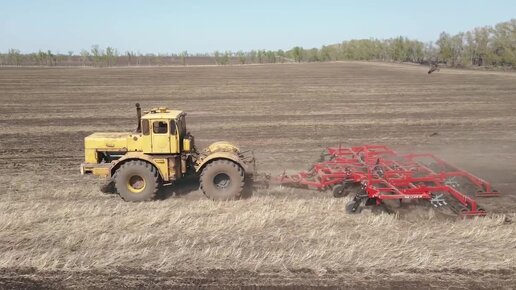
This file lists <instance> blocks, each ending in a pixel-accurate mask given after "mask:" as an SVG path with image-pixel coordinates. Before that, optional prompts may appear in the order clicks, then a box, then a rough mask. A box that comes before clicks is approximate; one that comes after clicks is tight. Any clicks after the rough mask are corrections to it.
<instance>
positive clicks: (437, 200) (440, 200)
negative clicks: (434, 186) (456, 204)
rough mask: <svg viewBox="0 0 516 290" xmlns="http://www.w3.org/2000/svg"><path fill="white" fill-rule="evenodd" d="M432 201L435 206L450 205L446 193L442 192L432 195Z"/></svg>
mask: <svg viewBox="0 0 516 290" xmlns="http://www.w3.org/2000/svg"><path fill="white" fill-rule="evenodd" d="M430 203H431V204H432V205H433V206H434V207H442V206H445V205H448V203H447V202H446V199H445V198H444V194H442V193H441V194H438V195H434V196H432V199H430Z"/></svg>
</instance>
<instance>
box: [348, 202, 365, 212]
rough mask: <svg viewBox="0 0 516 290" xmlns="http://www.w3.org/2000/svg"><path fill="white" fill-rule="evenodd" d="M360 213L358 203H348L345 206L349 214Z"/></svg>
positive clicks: (360, 209)
mask: <svg viewBox="0 0 516 290" xmlns="http://www.w3.org/2000/svg"><path fill="white" fill-rule="evenodd" d="M361 211H362V208H361V207H360V202H357V201H350V202H348V203H347V204H346V212H347V213H349V214H355V213H360V212H361Z"/></svg>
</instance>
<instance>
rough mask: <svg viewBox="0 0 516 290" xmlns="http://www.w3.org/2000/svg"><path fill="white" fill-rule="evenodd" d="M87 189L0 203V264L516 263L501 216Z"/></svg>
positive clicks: (398, 266) (513, 237) (371, 266)
mask: <svg viewBox="0 0 516 290" xmlns="http://www.w3.org/2000/svg"><path fill="white" fill-rule="evenodd" d="M95 191H96V188H95V187H93V186H86V187H84V186H81V188H80V189H74V190H60V191H57V192H55V191H54V192H53V193H51V194H49V192H46V191H45V190H41V189H40V190H36V191H33V192H31V193H30V195H31V196H32V197H33V200H31V201H27V200H26V199H25V197H20V196H19V195H13V194H10V195H9V194H8V195H5V194H4V195H2V201H1V202H0V220H2V221H3V222H2V223H1V224H0V241H2V242H1V243H0V267H6V268H15V267H35V268H37V269H40V270H91V269H102V270H109V269H115V268H117V267H135V268H140V269H154V270H155V269H157V270H160V271H170V270H195V269H207V268H209V269H234V270H250V271H259V272H270V271H289V270H296V269H311V270H314V271H317V272H320V273H324V272H326V271H345V270H346V269H348V270H349V269H357V268H363V269H367V271H391V272H394V273H395V272H403V271H409V270H415V269H425V270H429V271H433V270H435V271H439V270H443V269H462V270H472V271H474V270H501V269H503V270H512V269H513V267H514V265H515V264H516V251H515V246H514V245H516V225H515V224H505V223H504V216H491V217H488V218H479V219H472V220H458V221H455V220H442V219H438V218H436V217H435V215H434V214H433V212H431V211H429V212H423V213H422V214H421V215H419V216H418V219H417V220H415V219H400V218H398V217H397V216H396V215H388V214H372V213H365V214H362V215H348V214H346V213H345V212H344V205H345V203H346V202H347V200H345V199H333V198H329V197H317V198H314V199H295V198H292V197H291V196H287V197H281V195H282V194H285V192H277V189H274V190H273V191H272V192H262V196H260V197H255V198H252V199H250V200H244V201H238V202H221V203H215V202H211V201H209V200H204V199H201V200H188V199H183V198H171V199H168V200H165V201H161V202H150V203H139V204H134V203H123V202H120V200H119V199H118V198H116V197H102V196H100V195H98V196H97V197H96V200H92V199H91V198H90V197H91V195H92V193H93V192H95ZM287 195H288V193H287ZM48 199H55V202H56V203H59V205H58V206H56V204H53V203H51V202H49V200H48Z"/></svg>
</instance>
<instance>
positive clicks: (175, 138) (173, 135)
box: [169, 120, 180, 154]
mask: <svg viewBox="0 0 516 290" xmlns="http://www.w3.org/2000/svg"><path fill="white" fill-rule="evenodd" d="M169 131H170V153H172V154H174V153H180V152H179V131H178V130H177V125H176V120H170V129H169Z"/></svg>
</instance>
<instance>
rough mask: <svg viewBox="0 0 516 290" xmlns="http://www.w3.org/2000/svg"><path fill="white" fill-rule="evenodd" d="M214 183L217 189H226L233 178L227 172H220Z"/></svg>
mask: <svg viewBox="0 0 516 290" xmlns="http://www.w3.org/2000/svg"><path fill="white" fill-rule="evenodd" d="M213 183H214V184H215V187H216V188H217V189H225V188H228V187H229V185H230V184H231V178H229V175H227V174H225V173H219V174H217V175H215V177H214V178H213Z"/></svg>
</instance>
